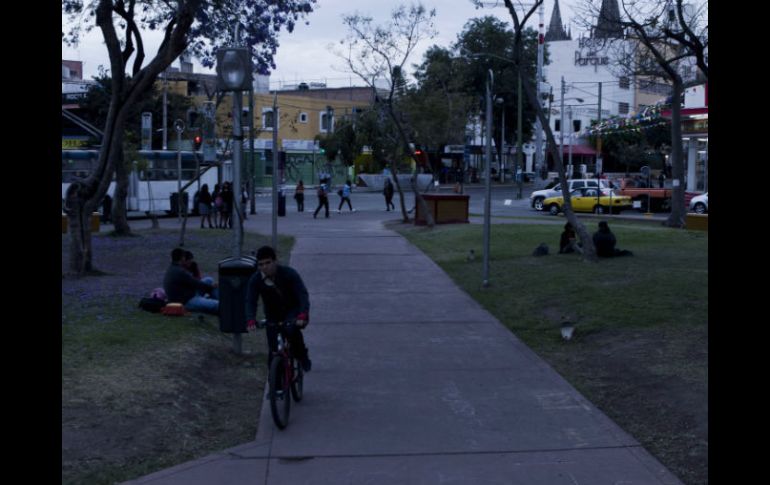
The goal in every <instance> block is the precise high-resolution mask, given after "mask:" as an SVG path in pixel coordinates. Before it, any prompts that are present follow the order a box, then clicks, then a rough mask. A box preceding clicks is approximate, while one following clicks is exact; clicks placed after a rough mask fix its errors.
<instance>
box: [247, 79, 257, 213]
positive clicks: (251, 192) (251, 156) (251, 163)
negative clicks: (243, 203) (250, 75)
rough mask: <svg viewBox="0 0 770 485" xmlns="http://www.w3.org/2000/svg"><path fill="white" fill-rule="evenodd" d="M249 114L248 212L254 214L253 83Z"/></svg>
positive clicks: (250, 93)
mask: <svg viewBox="0 0 770 485" xmlns="http://www.w3.org/2000/svg"><path fill="white" fill-rule="evenodd" d="M249 116H250V117H251V121H250V123H249V169H250V172H249V173H250V174H251V177H249V214H252V215H254V214H256V213H257V207H256V204H257V203H256V201H255V200H254V195H255V194H256V192H257V188H256V185H257V164H256V162H255V161H254V85H253V84H252V86H251V89H250V90H249Z"/></svg>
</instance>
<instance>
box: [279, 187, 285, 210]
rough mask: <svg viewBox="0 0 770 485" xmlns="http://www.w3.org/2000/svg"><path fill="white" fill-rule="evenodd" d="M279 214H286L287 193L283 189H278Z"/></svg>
mask: <svg viewBox="0 0 770 485" xmlns="http://www.w3.org/2000/svg"><path fill="white" fill-rule="evenodd" d="M278 215H279V216H281V217H284V216H286V194H285V193H284V192H283V189H281V190H279V191H278Z"/></svg>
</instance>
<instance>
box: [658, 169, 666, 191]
mask: <svg viewBox="0 0 770 485" xmlns="http://www.w3.org/2000/svg"><path fill="white" fill-rule="evenodd" d="M665 185H666V176H665V175H663V170H661V171H660V175H658V187H659V188H661V189H662V188H663V187H664V186H665Z"/></svg>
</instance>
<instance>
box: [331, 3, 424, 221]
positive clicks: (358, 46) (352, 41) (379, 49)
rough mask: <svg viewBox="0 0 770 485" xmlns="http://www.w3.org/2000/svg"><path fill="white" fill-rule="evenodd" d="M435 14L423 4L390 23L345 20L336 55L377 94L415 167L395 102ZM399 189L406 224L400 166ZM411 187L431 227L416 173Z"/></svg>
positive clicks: (402, 10) (403, 11)
mask: <svg viewBox="0 0 770 485" xmlns="http://www.w3.org/2000/svg"><path fill="white" fill-rule="evenodd" d="M435 16H436V11H435V10H431V11H428V10H426V9H425V7H424V6H423V5H422V4H417V5H412V6H411V7H409V8H406V7H405V6H403V5H401V6H399V7H397V8H396V9H395V10H393V12H392V14H391V17H390V20H389V21H388V22H387V23H385V24H383V25H374V24H373V19H372V18H371V17H367V16H363V15H359V14H355V15H346V16H344V17H343V23H344V24H345V25H346V26H347V27H348V35H347V37H346V38H345V39H343V40H342V41H341V42H340V44H341V45H342V46H343V48H346V49H347V51H342V52H340V51H337V52H336V54H337V55H338V56H339V57H340V58H341V59H342V60H343V61H344V62H345V65H346V67H347V69H348V70H349V71H350V72H352V73H353V74H355V75H357V76H358V77H359V78H361V80H363V81H364V82H365V83H366V84H367V85H368V86H370V87H371V88H372V90H373V92H374V94H375V101H376V102H378V103H380V106H382V107H383V108H384V109H385V111H386V112H387V114H388V116H389V117H390V119H391V120H392V122H393V124H394V125H395V127H396V129H397V131H398V133H399V137H400V142H401V144H402V145H403V146H404V151H405V152H406V153H409V154H410V155H411V157H412V159H413V160H414V161H415V164H416V165H419V164H420V161H419V160H417V157H416V156H415V154H414V150H413V149H412V148H411V147H410V138H409V135H408V133H407V131H408V130H407V127H405V126H404V124H403V122H402V119H401V114H400V113H399V112H398V107H397V104H396V100H397V97H398V95H399V94H401V93H403V92H404V88H405V78H406V76H405V74H404V66H405V65H406V62H407V61H408V60H409V57H410V56H411V54H412V52H413V51H414V49H415V47H416V46H417V44H418V43H419V42H420V41H421V40H422V39H424V38H426V37H427V38H432V37H434V36H435V35H436V31H435V29H434V27H433V19H434V17H435ZM383 82H384V83H385V85H386V86H387V93H388V94H387V95H386V96H381V95H380V94H379V91H378V89H377V86H378V85H380V84H381V83H383ZM391 170H392V172H393V174H394V179H395V183H396V189H397V190H398V193H399V197H400V199H401V215H402V217H403V220H404V222H408V221H409V215H408V214H407V212H406V206H405V204H404V193H403V191H402V190H401V184H400V183H399V180H398V177H397V175H398V167H397V166H396V165H395V163H393V164H392V166H391ZM411 188H412V192H413V193H414V195H415V199H416V202H417V204H419V205H420V212H421V213H422V214H425V219H426V222H427V224H428V225H429V226H431V227H432V226H433V225H434V220H433V216H432V215H431V214H430V212H429V211H428V210H427V205H426V204H425V200H424V199H423V198H422V196H421V195H420V192H419V190H418V189H417V171H415V172H414V173H413V174H412V178H411Z"/></svg>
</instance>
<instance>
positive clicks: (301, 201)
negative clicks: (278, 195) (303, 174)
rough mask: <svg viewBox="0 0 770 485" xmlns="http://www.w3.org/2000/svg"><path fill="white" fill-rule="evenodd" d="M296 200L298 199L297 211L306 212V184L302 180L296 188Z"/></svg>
mask: <svg viewBox="0 0 770 485" xmlns="http://www.w3.org/2000/svg"><path fill="white" fill-rule="evenodd" d="M294 200H296V201H297V212H305V184H304V183H302V180H300V181H299V182H297V188H296V189H294Z"/></svg>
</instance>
